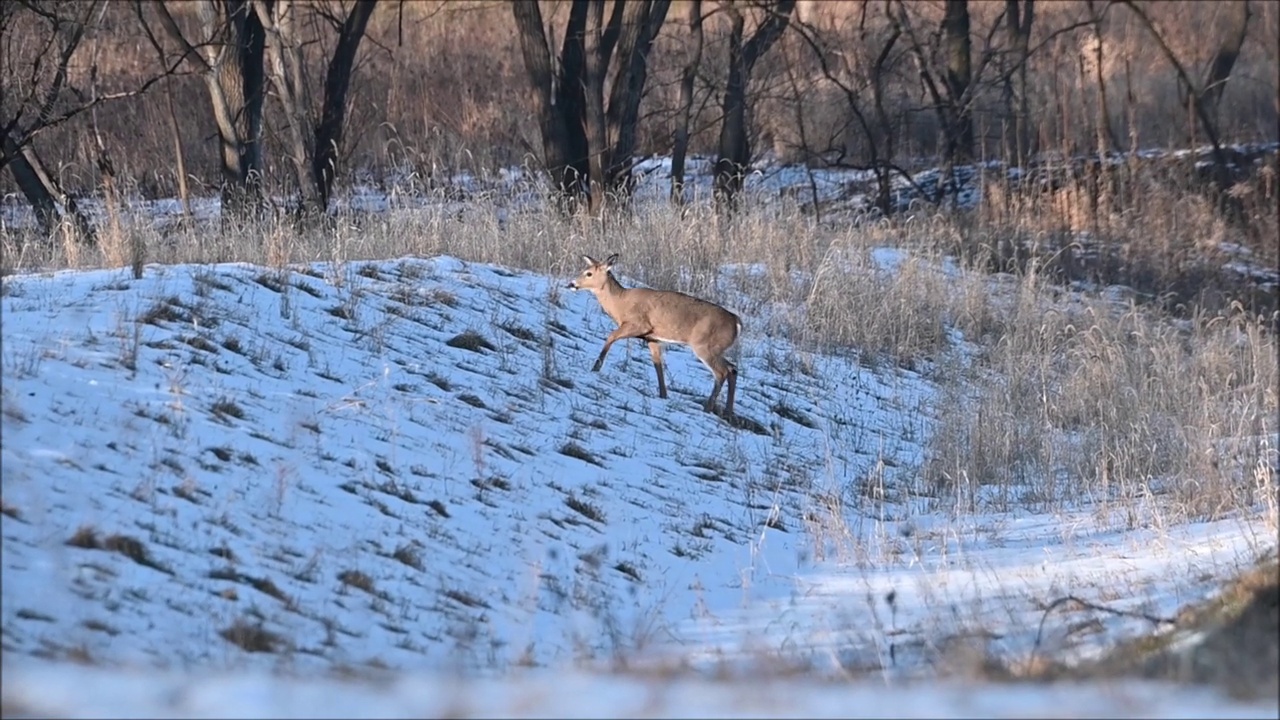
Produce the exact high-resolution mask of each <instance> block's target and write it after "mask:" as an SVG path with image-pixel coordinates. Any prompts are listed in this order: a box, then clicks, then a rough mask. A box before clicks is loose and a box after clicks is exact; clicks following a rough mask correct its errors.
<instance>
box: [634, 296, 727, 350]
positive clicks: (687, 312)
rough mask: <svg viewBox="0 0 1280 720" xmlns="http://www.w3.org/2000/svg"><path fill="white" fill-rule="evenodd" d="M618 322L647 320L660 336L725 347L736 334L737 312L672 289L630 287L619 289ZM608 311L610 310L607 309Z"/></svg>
mask: <svg viewBox="0 0 1280 720" xmlns="http://www.w3.org/2000/svg"><path fill="white" fill-rule="evenodd" d="M619 305H620V306H621V307H620V308H619V313H618V315H616V316H615V317H614V319H615V320H617V321H619V322H623V321H625V320H626V319H627V318H629V317H631V318H633V319H635V320H640V321H642V322H647V324H649V325H651V326H652V327H653V335H654V336H655V337H657V338H658V339H660V340H666V341H669V342H678V343H699V342H714V343H715V344H719V345H722V346H724V347H728V346H729V345H732V344H733V342H734V340H736V339H737V336H738V316H737V315H735V314H733V313H731V312H729V311H728V310H726V309H724V308H722V307H720V306H719V305H716V304H715V303H712V302H708V301H706V300H702V299H700V298H696V297H693V296H692V295H685V294H684V293H681V292H675V291H673V290H649V289H647V288H634V289H630V290H627V291H626V292H625V293H623V302H621V303H619ZM610 314H612V313H610Z"/></svg>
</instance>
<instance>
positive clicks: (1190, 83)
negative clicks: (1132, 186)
mask: <svg viewBox="0 0 1280 720" xmlns="http://www.w3.org/2000/svg"><path fill="white" fill-rule="evenodd" d="M1121 2H1122V4H1123V5H1124V6H1126V7H1128V8H1129V10H1130V11H1132V12H1133V14H1134V15H1135V16H1136V17H1137V18H1138V20H1139V21H1140V22H1141V23H1142V25H1143V26H1144V27H1146V29H1147V30H1148V32H1149V33H1150V35H1151V37H1152V39H1153V40H1155V42H1156V46H1157V47H1159V48H1160V52H1161V54H1163V55H1164V56H1165V58H1166V59H1167V60H1168V61H1169V64H1170V65H1171V66H1173V71H1174V73H1175V74H1176V75H1177V77H1178V87H1179V88H1181V90H1182V93H1183V96H1184V97H1185V98H1186V103H1187V106H1188V110H1189V112H1190V114H1191V116H1192V118H1193V123H1192V128H1191V131H1192V137H1193V138H1194V136H1195V133H1196V131H1197V130H1202V131H1203V132H1204V134H1205V135H1206V136H1207V138H1208V140H1209V144H1210V146H1211V147H1212V152H1213V160H1214V180H1215V182H1216V183H1217V185H1218V189H1219V190H1220V191H1222V192H1220V193H1219V196H1220V200H1221V201H1223V202H1227V199H1228V198H1229V195H1228V194H1227V193H1226V192H1225V191H1226V190H1228V189H1229V187H1230V186H1231V171H1230V167H1229V162H1230V159H1229V158H1228V156H1227V153H1226V150H1225V149H1224V148H1223V147H1222V141H1221V139H1220V137H1219V134H1218V124H1217V122H1215V119H1214V109H1215V107H1216V104H1217V103H1218V101H1219V100H1220V99H1221V96H1222V90H1223V88H1224V86H1225V85H1226V82H1227V79H1228V78H1229V77H1230V74H1231V68H1232V67H1233V66H1234V65H1235V57H1236V56H1238V55H1239V53H1240V47H1241V46H1242V45H1243V44H1244V38H1245V36H1246V35H1247V33H1248V24H1249V19H1250V17H1251V13H1250V11H1249V6H1248V3H1247V2H1245V3H1244V8H1243V10H1242V12H1241V14H1240V16H1239V21H1238V22H1236V23H1233V24H1232V26H1231V27H1230V28H1229V29H1228V31H1227V33H1226V35H1225V37H1224V39H1223V41H1222V43H1221V44H1220V45H1219V48H1218V52H1217V53H1216V54H1215V56H1214V59H1213V61H1212V62H1211V63H1210V65H1209V68H1208V72H1207V73H1206V82H1205V83H1204V84H1200V83H1197V82H1196V81H1195V80H1193V79H1192V77H1191V72H1190V71H1189V70H1188V69H1187V66H1186V64H1185V63H1184V62H1182V61H1181V60H1180V59H1179V58H1178V55H1177V54H1176V53H1175V52H1174V51H1173V49H1172V48H1170V47H1169V43H1168V42H1166V41H1165V35H1164V33H1162V32H1160V30H1159V29H1158V28H1157V27H1156V25H1155V23H1154V22H1153V21H1152V19H1151V17H1150V16H1149V15H1148V14H1147V12H1146V11H1145V10H1144V9H1143V7H1142V5H1141V4H1139V3H1137V2H1134V0H1121ZM1195 121H1198V122H1199V125H1198V127H1197V126H1196V124H1195Z"/></svg>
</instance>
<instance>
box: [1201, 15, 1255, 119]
mask: <svg viewBox="0 0 1280 720" xmlns="http://www.w3.org/2000/svg"><path fill="white" fill-rule="evenodd" d="M1252 16H1253V13H1252V12H1251V10H1250V8H1249V0H1245V1H1244V2H1243V3H1241V4H1240V11H1239V12H1237V13H1235V14H1234V15H1233V16H1232V18H1231V20H1232V22H1231V25H1230V26H1228V28H1227V31H1226V34H1225V35H1224V36H1223V38H1222V42H1221V43H1220V44H1219V45H1218V51H1217V52H1216V53H1214V55H1213V60H1212V61H1210V63H1209V69H1208V72H1207V74H1206V76H1205V80H1204V102H1205V107H1206V108H1207V110H1208V114H1209V115H1211V116H1212V117H1213V118H1214V119H1215V120H1216V119H1217V116H1218V106H1219V104H1220V103H1221V101H1222V91H1223V89H1225V88H1226V86H1227V80H1228V79H1229V78H1230V77H1231V70H1232V69H1233V68H1234V67H1235V65H1236V59H1237V58H1239V57H1240V48H1242V47H1243V46H1244V39H1245V37H1246V36H1247V35H1248V34H1249V20H1250V18H1252Z"/></svg>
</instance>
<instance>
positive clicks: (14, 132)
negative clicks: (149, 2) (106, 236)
mask: <svg viewBox="0 0 1280 720" xmlns="http://www.w3.org/2000/svg"><path fill="white" fill-rule="evenodd" d="M106 10H107V7H106V5H105V4H104V2H103V0H94V1H93V2H70V1H67V0H61V1H59V0H45V1H40V0H21V1H20V2H7V3H3V4H0V53H3V55H2V57H0V168H6V167H7V168H8V169H9V171H10V172H11V173H12V174H13V178H14V182H15V183H16V184H17V185H18V188H19V189H20V190H21V191H22V194H23V196H24V197H26V199H27V201H28V202H29V203H30V204H31V207H32V210H33V211H34V212H35V215H36V219H37V221H38V222H39V224H40V227H41V230H42V231H43V232H45V233H46V234H51V233H52V232H53V231H54V230H56V229H57V228H59V227H63V226H64V225H63V222H64V220H65V221H67V223H68V224H67V225H65V227H68V228H70V229H71V231H72V232H73V233H74V234H75V235H76V236H77V237H79V238H80V239H81V240H83V241H92V240H93V229H92V226H91V225H90V224H89V221H88V219H87V218H86V217H85V216H84V214H83V213H82V212H80V210H79V209H78V208H77V205H76V200H75V198H74V197H72V196H71V195H69V194H68V193H66V192H64V191H63V189H62V188H61V187H60V186H59V183H58V182H57V180H56V178H55V177H54V175H53V174H52V173H50V172H49V170H48V168H47V167H46V166H45V164H44V162H43V161H42V160H41V158H40V155H39V153H38V152H37V150H36V146H35V141H36V139H37V137H38V136H39V135H40V134H41V133H42V132H45V131H46V130H49V129H50V128H53V127H55V126H57V125H59V124H61V123H63V122H66V121H67V120H70V119H71V118H73V117H76V116H78V115H80V114H81V113H84V112H87V111H90V110H92V109H93V108H95V107H97V106H98V105H99V104H101V103H104V102H108V101H112V100H119V99H122V98H126V97H133V96H136V95H139V94H141V93H144V92H146V90H147V89H148V88H150V87H151V86H152V85H153V84H154V83H155V82H158V81H159V80H160V79H161V78H162V77H164V75H165V74H167V72H166V71H165V70H163V69H162V70H160V71H159V72H158V73H157V74H156V76H155V77H152V78H149V79H148V80H146V81H145V82H143V83H142V84H141V85H140V86H139V87H138V88H137V89H134V90H128V91H122V92H114V93H101V92H97V89H96V87H95V89H94V92H92V93H86V92H85V91H84V90H83V89H81V88H79V87H76V86H75V84H74V83H73V82H72V80H71V70H70V68H71V63H72V60H73V58H74V57H75V56H76V53H77V51H78V50H79V49H80V48H81V46H82V45H83V41H84V40H85V38H86V37H88V36H89V35H91V34H92V33H93V32H94V31H95V30H96V29H97V28H98V26H99V25H100V24H101V22H102V17H103V14H104V12H105V11H106Z"/></svg>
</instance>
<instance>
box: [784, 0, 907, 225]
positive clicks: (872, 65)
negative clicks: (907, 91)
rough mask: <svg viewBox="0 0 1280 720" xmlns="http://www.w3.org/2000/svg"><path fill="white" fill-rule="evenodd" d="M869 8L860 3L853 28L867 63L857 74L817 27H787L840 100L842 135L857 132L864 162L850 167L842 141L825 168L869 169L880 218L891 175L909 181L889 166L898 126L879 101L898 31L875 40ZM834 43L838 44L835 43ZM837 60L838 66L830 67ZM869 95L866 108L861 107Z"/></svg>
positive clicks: (884, 210)
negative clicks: (843, 115)
mask: <svg viewBox="0 0 1280 720" xmlns="http://www.w3.org/2000/svg"><path fill="white" fill-rule="evenodd" d="M869 4H870V3H868V2H864V3H863V4H862V12H861V13H860V20H859V23H858V25H859V33H858V43H859V48H860V49H861V50H862V51H863V52H865V53H866V55H867V56H868V58H869V62H865V63H858V65H861V66H862V67H863V68H864V69H863V71H862V73H861V74H856V73H855V72H854V70H853V68H851V67H850V64H851V63H850V61H849V57H850V56H851V55H852V54H853V53H851V52H835V51H834V49H835V48H834V47H833V43H832V42H826V41H824V40H823V37H822V34H821V33H820V32H819V31H818V29H817V28H815V27H814V26H812V25H810V24H809V23H806V22H801V21H799V20H797V21H795V22H793V24H792V27H793V28H795V31H796V34H797V35H798V36H799V37H800V38H801V39H802V40H803V41H804V42H805V44H806V45H807V46H808V47H809V49H810V50H811V51H812V53H813V57H814V58H815V59H817V61H818V69H819V71H820V72H821V74H822V77H823V79H825V80H826V81H827V82H829V83H830V84H832V85H834V86H835V88H836V89H837V90H839V91H840V94H841V95H842V96H843V97H844V101H845V109H846V110H847V111H848V120H847V121H846V122H845V124H844V126H843V128H842V129H841V130H842V135H846V136H847V135H848V134H850V133H852V132H858V133H860V134H861V136H862V140H863V142H862V145H863V147H864V148H865V150H864V152H865V159H866V162H865V163H858V162H856V161H853V162H851V161H850V160H849V158H848V150H847V142H842V143H841V147H840V148H839V149H838V150H837V151H836V152H835V153H834V157H833V158H830V159H828V160H827V165H828V166H832V167H852V168H857V169H869V170H871V171H872V172H873V173H874V174H875V178H876V196H875V201H874V203H875V207H876V208H877V209H879V210H880V211H881V212H882V213H888V212H889V211H890V210H891V197H892V179H893V173H894V172H895V171H896V172H898V173H899V174H900V176H901V177H904V178H907V179H909V176H908V175H907V174H906V173H905V172H902V171H901V169H900V168H898V167H897V166H896V165H895V164H894V154H895V152H896V145H897V143H896V140H897V130H896V127H895V125H896V124H897V123H896V122H895V120H894V119H893V118H891V117H890V116H889V113H888V111H887V109H886V107H885V101H884V92H885V91H884V85H885V83H886V82H887V80H888V77H887V76H888V74H889V67H890V65H891V64H892V63H893V62H894V59H893V58H894V48H895V47H897V45H898V39H899V38H900V37H901V32H900V31H899V30H897V29H896V28H894V27H893V26H892V25H890V27H889V31H888V33H887V34H884V35H883V37H882V38H880V37H877V35H878V33H874V32H872V31H870V30H869V29H868V28H867V22H866V21H867V9H868V5H869ZM834 42H836V43H838V42H839V40H838V39H837V40H835V41H834ZM837 60H838V61H839V62H840V63H841V65H840V66H833V64H834V63H835V62H837ZM868 94H869V95H870V106H871V107H870V108H868V107H865V106H866V105H867V100H866V97H867V95H868Z"/></svg>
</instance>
